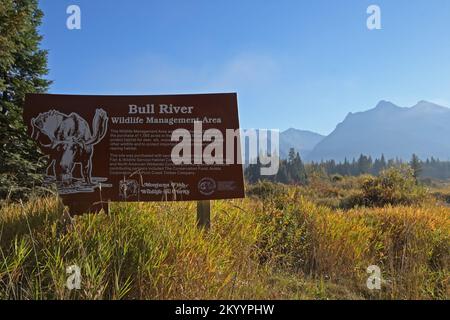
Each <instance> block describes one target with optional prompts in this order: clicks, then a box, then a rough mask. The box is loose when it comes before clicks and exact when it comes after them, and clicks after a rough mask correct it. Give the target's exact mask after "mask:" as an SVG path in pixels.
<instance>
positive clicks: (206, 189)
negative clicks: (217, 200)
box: [198, 178, 217, 196]
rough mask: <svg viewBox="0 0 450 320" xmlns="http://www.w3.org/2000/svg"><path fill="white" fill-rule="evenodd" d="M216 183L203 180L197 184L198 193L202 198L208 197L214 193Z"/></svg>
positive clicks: (208, 179)
mask: <svg viewBox="0 0 450 320" xmlns="http://www.w3.org/2000/svg"><path fill="white" fill-rule="evenodd" d="M216 186H217V185H216V181H214V180H213V179H211V178H203V179H202V180H200V181H199V183H198V191H200V193H201V194H202V195H204V196H210V195H212V194H213V193H214V191H216Z"/></svg>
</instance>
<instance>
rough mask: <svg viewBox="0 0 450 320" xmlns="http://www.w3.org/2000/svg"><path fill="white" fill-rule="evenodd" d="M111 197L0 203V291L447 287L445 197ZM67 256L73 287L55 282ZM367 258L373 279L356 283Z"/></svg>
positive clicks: (149, 295)
mask: <svg viewBox="0 0 450 320" xmlns="http://www.w3.org/2000/svg"><path fill="white" fill-rule="evenodd" d="M195 209H196V208H195V203H138V204H130V203H122V204H114V205H113V206H112V208H111V213H110V214H109V215H106V214H97V215H84V216H79V217H75V218H73V219H65V218H64V216H65V215H64V214H63V213H64V208H63V207H62V206H61V204H60V202H59V201H58V199H56V198H36V199H32V200H30V201H29V202H28V203H26V204H23V205H21V204H3V205H2V206H1V207H0V298H1V299H244V298H248V299H316V298H320V299H327V298H341V299H353V298H357V299H361V298H368V299H397V298H400V299H409V298H417V299H448V298H449V292H448V277H449V251H450V250H449V249H450V219H449V218H450V213H449V209H448V208H444V207H437V206H430V207H420V206H418V207H414V206H398V207H385V208H358V209H353V210H350V211H340V210H333V209H330V208H327V207H323V206H318V205H316V204H314V203H312V202H310V201H308V200H306V199H305V198H303V197H302V196H299V195H298V192H296V190H295V188H291V189H289V188H288V189H287V190H284V192H279V193H276V194H274V195H273V196H268V197H267V198H266V199H265V200H264V201H261V200H258V199H255V198H250V199H246V200H235V201H215V202H214V203H213V207H212V211H213V216H212V221H213V226H212V229H211V230H210V231H209V232H204V231H200V230H198V229H197V228H196V226H195V211H196V210H195ZM71 265H78V266H79V267H80V269H81V273H82V282H81V289H80V290H72V291H70V290H68V289H67V288H66V280H67V277H68V275H67V274H66V268H67V267H68V266H71ZM370 265H378V266H379V267H380V268H381V270H382V272H383V278H384V280H385V283H384V284H383V287H382V290H380V291H375V292H374V291H370V290H368V289H367V287H366V279H367V277H368V276H369V275H368V274H367V273H366V268H367V267H368V266H370Z"/></svg>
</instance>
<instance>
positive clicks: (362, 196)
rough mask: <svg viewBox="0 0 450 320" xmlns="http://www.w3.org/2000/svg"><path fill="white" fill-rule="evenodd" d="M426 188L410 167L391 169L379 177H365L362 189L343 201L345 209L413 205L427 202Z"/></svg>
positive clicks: (342, 204)
mask: <svg viewBox="0 0 450 320" xmlns="http://www.w3.org/2000/svg"><path fill="white" fill-rule="evenodd" d="M427 198H428V197H427V192H426V190H425V188H423V187H422V186H420V185H418V184H417V182H416V180H415V178H414V175H413V170H412V169H411V168H410V167H409V166H402V167H399V168H389V169H387V170H384V171H382V172H381V174H380V175H379V176H378V177H372V176H365V178H364V181H363V183H362V185H361V188H360V189H359V190H357V191H353V194H351V195H350V196H348V197H346V198H345V199H343V201H342V203H341V206H342V207H343V208H352V207H355V206H366V207H383V206H385V205H412V204H419V203H422V202H424V201H425V200H427Z"/></svg>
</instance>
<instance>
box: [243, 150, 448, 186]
mask: <svg viewBox="0 0 450 320" xmlns="http://www.w3.org/2000/svg"><path fill="white" fill-rule="evenodd" d="M405 164H408V165H409V166H410V167H411V168H412V169H413V172H414V177H415V178H416V179H421V178H433V179H450V161H441V160H439V159H436V158H434V157H431V158H428V159H426V160H424V161H423V160H421V159H420V158H419V157H418V156H417V155H416V154H413V155H412V157H411V160H410V161H404V160H402V159H399V158H393V159H386V157H385V156H384V155H381V157H379V158H375V159H374V158H372V157H371V156H367V155H363V154H361V155H360V156H359V158H357V159H356V158H353V159H351V160H348V159H345V160H344V161H341V162H336V161H335V160H327V161H321V162H311V163H308V164H305V163H303V161H302V159H301V158H300V155H299V153H298V152H295V150H294V149H291V150H290V152H289V156H288V159H285V160H282V159H280V169H279V171H278V173H277V174H276V175H275V176H270V177H265V176H261V175H260V174H259V173H260V168H261V164H260V163H259V161H257V163H256V164H251V165H248V166H247V167H246V169H245V177H246V179H247V181H248V182H250V183H255V182H257V181H260V180H268V181H273V182H280V183H287V184H300V185H302V184H307V183H308V176H309V175H310V174H312V173H314V172H319V173H322V174H326V175H329V176H331V175H342V176H360V175H363V174H371V175H374V176H378V175H379V174H380V173H381V172H382V171H383V170H385V169H388V168H392V167H399V166H401V165H405Z"/></svg>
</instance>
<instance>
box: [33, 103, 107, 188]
mask: <svg viewBox="0 0 450 320" xmlns="http://www.w3.org/2000/svg"><path fill="white" fill-rule="evenodd" d="M108 120H109V118H108V114H107V113H106V111H104V110H103V109H97V110H96V112H95V116H94V119H93V121H92V133H91V130H90V128H89V125H88V123H87V121H86V120H85V119H83V118H82V117H81V116H80V115H78V114H77V113H71V114H69V115H67V114H63V113H61V112H59V111H56V110H51V111H48V112H46V113H41V114H39V115H38V116H37V117H36V118H33V119H32V120H31V126H32V130H33V132H32V138H33V139H34V140H36V141H38V142H39V143H40V145H41V146H42V148H43V149H44V150H43V151H44V152H45V153H46V154H48V155H49V156H50V166H49V169H50V168H53V175H54V177H55V179H56V181H57V182H61V183H63V184H64V185H70V184H72V183H73V170H74V167H75V165H76V164H80V165H81V176H82V179H83V181H84V183H86V184H92V175H91V171H92V156H93V154H94V146H95V145H96V144H98V143H99V142H100V141H102V139H103V138H104V137H105V135H106V132H107V130H108ZM49 169H47V170H49ZM47 173H48V172H47ZM49 175H50V174H49Z"/></svg>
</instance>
